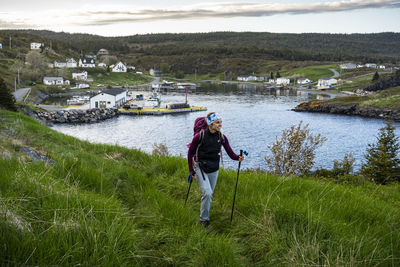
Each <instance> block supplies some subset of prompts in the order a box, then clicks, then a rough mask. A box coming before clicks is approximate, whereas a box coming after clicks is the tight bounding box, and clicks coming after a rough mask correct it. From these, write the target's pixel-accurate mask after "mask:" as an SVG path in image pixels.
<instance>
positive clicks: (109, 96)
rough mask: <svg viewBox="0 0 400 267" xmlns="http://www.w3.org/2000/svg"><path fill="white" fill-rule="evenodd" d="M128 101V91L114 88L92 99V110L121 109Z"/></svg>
mask: <svg viewBox="0 0 400 267" xmlns="http://www.w3.org/2000/svg"><path fill="white" fill-rule="evenodd" d="M126 100H127V91H126V90H123V89H119V88H112V89H107V90H105V91H103V92H102V93H100V94H98V95H96V96H94V97H92V98H90V108H114V107H116V108H119V107H121V106H122V105H123V104H124V103H125V102H126Z"/></svg>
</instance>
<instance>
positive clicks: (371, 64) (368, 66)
mask: <svg viewBox="0 0 400 267" xmlns="http://www.w3.org/2000/svg"><path fill="white" fill-rule="evenodd" d="M365 67H367V68H371V69H376V64H375V63H367V64H365Z"/></svg>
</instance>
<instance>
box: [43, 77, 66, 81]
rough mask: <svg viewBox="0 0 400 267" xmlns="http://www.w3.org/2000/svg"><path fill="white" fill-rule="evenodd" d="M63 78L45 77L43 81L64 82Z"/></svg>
mask: <svg viewBox="0 0 400 267" xmlns="http://www.w3.org/2000/svg"><path fill="white" fill-rule="evenodd" d="M63 79H64V78H63V77H43V80H48V81H55V80H63Z"/></svg>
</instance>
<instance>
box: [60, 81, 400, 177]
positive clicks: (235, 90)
mask: <svg viewBox="0 0 400 267" xmlns="http://www.w3.org/2000/svg"><path fill="white" fill-rule="evenodd" d="M138 93H139V92H138ZM143 93H144V94H146V92H143ZM327 97H329V96H327V95H319V94H315V93H309V92H307V91H297V90H282V89H280V90H279V89H272V88H265V87H262V86H253V85H243V84H241V85H237V84H208V83H207V84H202V85H201V87H200V88H199V89H197V90H196V91H195V92H192V93H190V94H189V96H188V101H189V103H190V104H192V105H196V106H205V107H207V108H208V111H202V112H193V113H186V114H176V115H165V116H119V117H117V118H114V119H110V120H107V121H103V122H101V123H95V124H80V125H70V124H58V125H54V126H53V128H54V129H55V130H57V131H59V132H62V133H65V134H67V135H71V136H74V137H77V138H79V139H82V140H88V141H89V142H93V143H107V144H118V145H121V146H125V147H128V148H135V149H140V150H142V151H144V152H147V153H151V152H152V150H153V146H154V144H155V143H157V144H159V143H163V144H165V145H166V146H167V147H168V151H169V153H170V154H172V155H175V156H181V157H186V153H187V146H186V144H187V143H189V142H190V141H191V139H192V137H193V123H194V121H195V119H196V118H197V117H199V116H205V115H206V114H207V113H208V112H211V111H215V112H218V113H219V114H220V115H221V116H222V118H223V126H222V130H223V133H224V134H225V135H226V136H227V137H228V139H229V142H230V144H231V146H232V148H233V149H234V151H236V152H238V151H239V149H243V150H246V151H247V152H248V153H249V156H248V157H247V158H246V160H245V161H244V162H243V164H242V167H243V168H249V169H258V168H260V169H266V165H265V159H264V157H265V156H267V155H271V153H270V150H269V149H268V146H269V145H272V144H273V143H274V141H275V138H276V136H278V137H280V136H281V133H282V130H284V129H287V128H289V127H290V126H291V125H297V124H299V122H301V121H302V122H303V124H304V125H306V124H308V125H309V129H310V130H311V133H312V134H318V133H321V135H322V136H325V137H326V138H327V141H326V142H325V143H324V144H323V145H322V147H320V148H319V149H318V150H317V152H316V158H315V167H314V169H315V168H332V166H333V161H334V160H342V159H343V157H344V155H345V154H347V153H349V152H352V153H353V155H354V157H355V158H356V169H359V168H360V166H361V163H362V160H363V159H364V154H365V151H366V149H367V147H368V144H371V143H375V142H376V136H377V134H378V131H379V128H382V127H384V126H385V121H383V120H377V119H368V118H361V117H351V116H343V115H331V114H317V113H304V112H302V113H297V112H294V111H291V109H292V108H294V107H295V106H296V105H297V104H299V103H301V102H304V101H308V100H310V99H316V98H327ZM161 101H162V105H166V104H168V103H182V102H184V101H185V94H184V93H183V92H170V93H163V95H162V99H161ZM394 126H395V127H396V134H397V136H399V135H400V124H399V123H395V124H394ZM223 159H224V167H225V168H232V169H233V168H236V167H237V162H233V161H231V160H230V159H229V157H228V156H227V155H226V154H224V157H223Z"/></svg>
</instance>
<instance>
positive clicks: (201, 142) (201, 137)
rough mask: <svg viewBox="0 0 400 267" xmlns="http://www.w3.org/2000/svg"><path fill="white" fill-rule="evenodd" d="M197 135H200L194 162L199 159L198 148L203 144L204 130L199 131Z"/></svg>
mask: <svg viewBox="0 0 400 267" xmlns="http://www.w3.org/2000/svg"><path fill="white" fill-rule="evenodd" d="M199 135H200V141H199V144H198V145H197V148H196V160H198V158H199V157H198V152H199V148H200V146H201V145H202V144H203V139H204V129H201V130H200V132H199Z"/></svg>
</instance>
